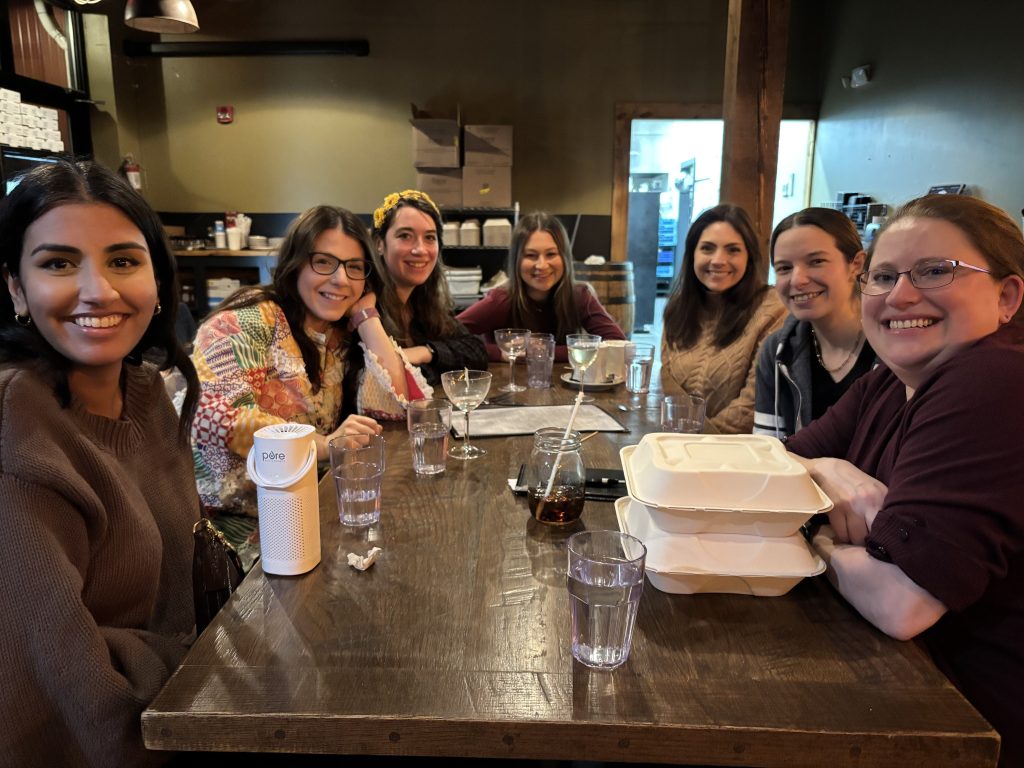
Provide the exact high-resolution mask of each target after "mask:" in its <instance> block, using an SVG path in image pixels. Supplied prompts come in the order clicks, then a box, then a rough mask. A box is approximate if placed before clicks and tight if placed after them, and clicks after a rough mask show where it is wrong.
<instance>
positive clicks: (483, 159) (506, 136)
mask: <svg viewBox="0 0 1024 768" xmlns="http://www.w3.org/2000/svg"><path fill="white" fill-rule="evenodd" d="M463 141H464V148H465V153H466V161H465V164H466V165H474V166H489V167H492V168H494V167H503V166H509V165H512V126H511V125H467V126H466V128H465V136H464V137H463Z"/></svg>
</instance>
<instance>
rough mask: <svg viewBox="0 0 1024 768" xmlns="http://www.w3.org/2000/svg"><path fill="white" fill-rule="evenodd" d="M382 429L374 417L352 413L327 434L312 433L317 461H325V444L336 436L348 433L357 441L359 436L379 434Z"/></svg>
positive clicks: (327, 453) (326, 453)
mask: <svg viewBox="0 0 1024 768" xmlns="http://www.w3.org/2000/svg"><path fill="white" fill-rule="evenodd" d="M383 429H384V428H383V427H382V426H381V425H380V424H378V423H377V421H376V420H375V419H371V418H370V417H369V416H360V415H358V414H352V415H351V416H349V417H348V418H346V419H345V420H344V421H343V422H341V426H339V427H338V428H337V429H336V430H334V431H333V432H331V433H330V434H329V435H313V441H314V442H315V443H316V458H317V461H326V460H327V459H328V458H329V457H330V450H329V449H328V447H327V446H328V444H329V443H330V442H331V440H333V439H334V438H336V437H341V436H343V435H350V436H352V440H353V441H354V442H356V443H358V442H359V438H360V436H371V435H379V434H380V433H381V431H382V430H383Z"/></svg>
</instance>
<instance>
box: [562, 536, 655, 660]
mask: <svg viewBox="0 0 1024 768" xmlns="http://www.w3.org/2000/svg"><path fill="white" fill-rule="evenodd" d="M567 549H568V551H569V570H568V574H567V577H566V582H567V584H568V588H569V603H570V608H571V611H572V656H573V658H574V659H576V660H577V661H579V662H580V663H582V664H585V665H586V666H588V667H594V668H596V669H615V668H616V667H619V666H621V665H622V664H625V663H626V659H627V658H628V657H629V651H630V648H631V646H632V644H633V625H634V623H635V622H636V612H637V608H638V607H639V605H640V595H641V594H642V593H643V589H644V561H645V559H646V557H647V547H645V546H644V545H643V542H641V541H640V540H639V539H637V538H634V537H633V536H630V535H629V534H626V533H619V532H618V531H581V532H579V533H574V534H573V535H572V536H570V537H569V543H568V546H567Z"/></svg>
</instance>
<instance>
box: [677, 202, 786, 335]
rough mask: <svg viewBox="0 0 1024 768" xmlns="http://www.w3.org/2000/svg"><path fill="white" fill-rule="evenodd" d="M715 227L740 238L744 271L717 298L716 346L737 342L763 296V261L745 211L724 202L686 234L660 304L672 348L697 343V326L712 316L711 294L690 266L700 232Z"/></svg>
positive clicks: (702, 217) (698, 332) (709, 211)
mask: <svg viewBox="0 0 1024 768" xmlns="http://www.w3.org/2000/svg"><path fill="white" fill-rule="evenodd" d="M719 222H724V223H726V224H729V225H730V226H731V227H732V228H733V229H735V230H736V231H737V232H738V233H739V235H740V237H741V238H743V244H744V245H745V246H746V248H747V268H746V269H745V270H744V272H743V277H741V278H740V281H739V282H738V283H736V285H734V286H733V287H732V288H730V289H729V290H728V291H726V292H725V293H724V294H721V298H722V306H721V315H720V316H719V317H718V324H717V325H716V327H715V333H714V336H713V338H712V342H713V343H714V345H715V346H716V347H718V348H719V349H721V348H722V347H727V346H729V345H730V344H731V343H732V342H734V341H735V340H736V339H738V338H739V337H740V335H741V334H742V333H743V329H744V328H746V327H747V324H748V323H749V322H750V319H751V318H752V317H753V316H754V313H755V312H757V310H758V308H759V307H760V306H761V302H762V301H763V300H764V296H765V294H766V293H767V292H768V285H767V284H766V283H765V277H764V273H765V271H766V270H765V264H764V256H763V255H762V253H761V246H760V245H759V244H758V241H757V235H756V234H755V233H754V225H753V224H751V222H750V217H749V216H748V215H747V212H746V211H744V210H743V209H742V208H740V207H739V206H737V205H729V204H728V203H723V204H721V205H716V206H715V207H714V208H708V209H707V210H706V211H704V213H702V214H701V215H700V216H698V217H697V218H696V219H695V220H694V222H693V224H691V225H690V231H689V232H687V234H686V248H685V251H684V253H683V263H682V266H681V267H680V270H679V274H678V275H677V276H676V279H675V282H674V283H673V284H672V290H671V291H670V293H669V297H668V301H667V302H666V304H665V315H664V328H665V330H664V333H665V339H666V340H667V341H668V345H669V346H670V347H672V348H673V349H683V348H686V347H691V346H693V345H694V344H696V343H697V340H698V339H699V338H700V334H701V325H702V324H703V323H704V322H705V321H706V320H708V319H710V317H711V306H710V304H711V302H710V298H709V297H710V295H711V294H710V291H708V289H707V288H705V287H704V284H703V283H702V282H701V281H700V280H698V279H697V273H696V272H695V271H694V263H693V262H694V253H695V252H696V251H697V244H698V243H699V242H700V238H701V236H702V235H703V234H704V230H705V229H707V228H708V227H709V226H710V225H712V224H717V223H719Z"/></svg>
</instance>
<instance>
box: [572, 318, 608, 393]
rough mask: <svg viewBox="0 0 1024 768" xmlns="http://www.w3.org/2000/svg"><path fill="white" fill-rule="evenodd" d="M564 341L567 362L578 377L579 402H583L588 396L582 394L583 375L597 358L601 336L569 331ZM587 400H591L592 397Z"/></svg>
mask: <svg viewBox="0 0 1024 768" xmlns="http://www.w3.org/2000/svg"><path fill="white" fill-rule="evenodd" d="M565 343H566V346H568V348H569V362H570V363H571V364H572V367H573V369H574V370H575V371H576V375H577V376H579V379H580V395H579V396H580V402H581V403H585V402H587V401H588V398H585V397H584V396H583V375H584V374H585V373H586V372H587V368H589V367H590V366H591V365H593V364H594V361H595V360H596V359H597V353H598V352H599V351H600V349H601V337H600V336H596V335H594V334H592V333H570V334H569V335H568V336H566V337H565ZM589 400H590V401H593V398H589Z"/></svg>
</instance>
